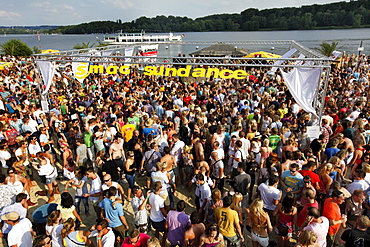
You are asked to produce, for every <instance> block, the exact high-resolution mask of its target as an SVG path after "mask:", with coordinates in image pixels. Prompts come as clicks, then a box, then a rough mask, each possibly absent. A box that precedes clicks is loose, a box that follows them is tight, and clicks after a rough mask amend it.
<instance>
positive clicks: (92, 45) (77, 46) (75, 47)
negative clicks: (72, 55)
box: [73, 42, 95, 50]
mask: <svg viewBox="0 0 370 247" xmlns="http://www.w3.org/2000/svg"><path fill="white" fill-rule="evenodd" d="M94 46H95V43H92V44H91V45H90V42H87V43H84V42H82V43H78V44H76V45H74V46H73V49H78V50H79V49H87V48H92V47H94Z"/></svg>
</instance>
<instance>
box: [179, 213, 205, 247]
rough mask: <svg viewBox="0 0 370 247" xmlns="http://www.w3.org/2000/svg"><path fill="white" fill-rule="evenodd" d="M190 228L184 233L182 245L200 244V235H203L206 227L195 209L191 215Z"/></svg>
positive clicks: (183, 246) (184, 246)
mask: <svg viewBox="0 0 370 247" xmlns="http://www.w3.org/2000/svg"><path fill="white" fill-rule="evenodd" d="M190 222H191V226H190V228H189V229H188V230H187V231H186V232H185V233H184V241H183V243H182V247H186V246H199V243H200V237H201V236H202V235H203V233H204V231H205V229H206V227H205V226H204V224H203V223H201V222H200V217H199V213H198V212H197V211H194V212H192V213H191V215H190Z"/></svg>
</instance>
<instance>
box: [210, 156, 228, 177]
mask: <svg viewBox="0 0 370 247" xmlns="http://www.w3.org/2000/svg"><path fill="white" fill-rule="evenodd" d="M213 166H214V167H213V172H212V175H213V177H215V178H217V179H218V178H219V177H220V169H225V165H224V162H222V160H218V161H216V163H214V164H213ZM223 177H224V173H222V174H221V178H223Z"/></svg>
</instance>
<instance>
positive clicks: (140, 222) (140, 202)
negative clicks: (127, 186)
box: [131, 186, 151, 233]
mask: <svg viewBox="0 0 370 247" xmlns="http://www.w3.org/2000/svg"><path fill="white" fill-rule="evenodd" d="M132 193H133V195H134V197H133V198H132V201H131V205H132V209H133V210H134V213H135V227H136V228H137V229H139V231H140V232H142V233H147V232H148V217H149V215H148V208H149V207H150V204H149V196H150V194H151V192H147V196H146V197H144V195H143V190H142V189H140V187H139V186H134V187H133V188H132Z"/></svg>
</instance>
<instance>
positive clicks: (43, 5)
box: [28, 1, 75, 13]
mask: <svg viewBox="0 0 370 247" xmlns="http://www.w3.org/2000/svg"><path fill="white" fill-rule="evenodd" d="M28 6H30V7H32V8H37V9H40V10H42V11H43V12H46V13H63V12H64V11H66V10H67V11H75V8H74V7H73V6H70V5H67V4H54V3H51V2H49V1H45V2H37V3H29V4H28Z"/></svg>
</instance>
